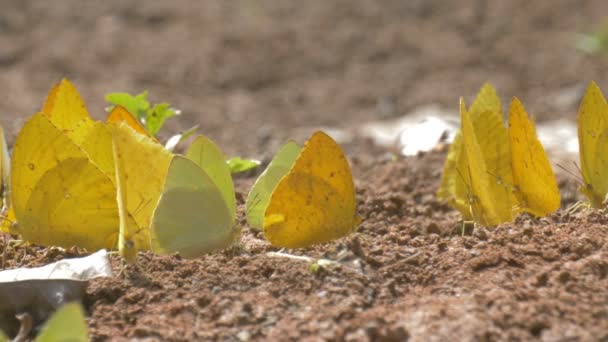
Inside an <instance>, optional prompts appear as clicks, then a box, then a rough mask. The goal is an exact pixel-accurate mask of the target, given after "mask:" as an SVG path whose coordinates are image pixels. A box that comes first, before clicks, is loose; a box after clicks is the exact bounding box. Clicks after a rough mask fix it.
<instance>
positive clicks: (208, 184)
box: [151, 155, 240, 258]
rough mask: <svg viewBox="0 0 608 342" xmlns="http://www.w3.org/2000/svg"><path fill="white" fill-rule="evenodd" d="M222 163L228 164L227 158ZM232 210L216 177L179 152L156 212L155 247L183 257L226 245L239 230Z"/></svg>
mask: <svg viewBox="0 0 608 342" xmlns="http://www.w3.org/2000/svg"><path fill="white" fill-rule="evenodd" d="M221 162H222V163H223V164H224V165H226V164H225V159H224V158H222V160H221ZM231 210H232V209H231V208H230V207H229V204H228V203H227V202H226V199H225V198H224V195H223V194H222V192H221V190H220V188H218V186H217V185H216V183H214V181H213V179H212V178H211V177H210V176H209V175H208V174H207V173H206V172H205V171H204V170H203V169H202V168H201V167H200V166H199V165H197V164H196V163H195V162H194V161H192V160H191V159H189V158H187V157H183V156H179V155H176V156H174V157H173V161H172V162H171V165H170V166H169V172H168V173H167V178H166V180H165V185H164V189H163V194H162V196H161V197H160V199H159V201H158V205H157V207H156V209H155V211H154V216H153V219H152V225H151V236H152V248H153V250H154V251H155V252H156V253H160V254H168V253H174V252H179V253H180V255H181V256H183V257H184V258H196V257H199V256H201V255H203V254H206V253H210V252H213V251H216V250H219V249H223V248H226V247H228V246H230V244H232V243H233V242H234V241H235V239H236V238H237V237H238V234H239V232H240V229H239V228H238V227H236V226H235V225H234V212H231Z"/></svg>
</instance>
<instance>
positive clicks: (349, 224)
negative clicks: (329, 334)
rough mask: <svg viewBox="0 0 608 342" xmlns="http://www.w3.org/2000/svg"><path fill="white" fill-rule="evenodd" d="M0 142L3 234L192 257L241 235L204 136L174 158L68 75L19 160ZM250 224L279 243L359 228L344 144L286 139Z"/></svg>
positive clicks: (28, 134) (225, 176)
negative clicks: (95, 106)
mask: <svg viewBox="0 0 608 342" xmlns="http://www.w3.org/2000/svg"><path fill="white" fill-rule="evenodd" d="M0 134H2V131H1V130H0ZM1 141H2V146H1V148H2V151H1V153H2V160H1V162H2V164H1V167H0V170H1V174H0V175H1V184H0V185H1V190H2V195H3V196H2V217H3V221H2V225H1V226H0V229H1V230H4V231H6V232H10V233H12V234H18V235H20V236H21V237H22V238H23V239H24V240H26V241H29V242H32V243H36V244H40V245H47V246H48V245H53V246H62V247H71V246H78V247H81V248H85V249H87V250H97V249H101V248H107V249H114V248H118V250H119V252H120V254H121V255H122V256H123V257H124V258H125V259H126V260H127V261H129V262H133V261H134V260H135V257H136V255H137V251H140V250H152V251H154V252H156V253H160V254H164V253H174V252H179V253H180V254H181V255H182V256H184V257H188V258H192V257H197V256H200V255H202V254H204V253H208V252H212V251H215V250H219V249H223V248H226V247H228V246H230V245H231V244H232V243H234V242H235V241H237V240H238V237H239V235H240V228H239V227H238V226H237V225H236V222H235V221H236V220H235V217H236V200H235V193H234V187H233V183H232V176H231V173H230V169H229V167H228V165H227V164H226V158H225V156H224V154H223V153H222V152H221V151H220V149H219V148H218V147H217V146H216V145H215V144H214V143H213V142H212V141H211V140H209V139H208V138H206V137H204V136H202V135H201V136H198V137H197V138H196V139H195V140H194V142H193V143H192V144H191V146H189V148H188V150H187V152H186V153H185V155H176V154H173V153H171V152H170V151H168V150H167V149H165V148H164V147H163V145H161V144H160V143H159V142H158V141H156V139H154V138H153V137H151V136H150V135H148V134H147V132H146V130H145V128H144V127H143V126H142V125H141V124H140V123H139V122H138V120H137V119H135V117H134V116H133V115H131V113H129V112H128V111H127V110H125V109H124V108H122V107H120V106H117V107H114V109H113V110H112V111H111V112H110V114H109V115H108V117H107V120H106V121H105V122H100V121H94V120H92V119H91V118H90V116H89V114H88V112H87V109H86V107H85V105H84V102H83V100H82V99H81V97H80V95H79V94H78V92H77V90H76V89H75V87H74V86H73V85H72V84H71V83H70V82H69V81H67V80H63V81H62V82H61V83H59V84H57V85H55V86H54V87H53V88H52V89H51V91H50V92H49V95H48V97H47V100H46V102H45V104H44V106H43V108H42V110H41V111H40V112H39V113H37V114H35V115H33V116H32V117H31V118H30V119H29V120H28V121H27V122H26V123H25V125H24V126H23V128H22V129H21V131H20V133H19V135H18V136H17V138H16V141H15V144H14V147H13V153H12V158H9V154H8V149H7V146H6V142H5V139H4V136H2V139H1ZM9 165H10V166H9ZM247 219H248V221H249V222H250V224H251V226H253V227H255V228H258V229H263V230H264V234H265V236H266V237H267V239H268V240H269V241H270V242H271V244H273V245H275V246H279V247H305V246H309V245H312V244H315V243H321V242H326V241H330V240H332V239H336V238H339V237H342V236H345V235H347V234H348V233H350V232H352V231H354V230H355V229H356V227H357V225H358V223H359V222H360V221H359V218H358V216H357V215H356V201H355V190H354V185H353V179H352V174H351V171H350V166H349V164H348V161H347V160H346V157H345V156H344V153H343V151H342V150H341V148H340V146H339V145H338V144H337V143H336V142H335V141H333V140H332V139H331V138H330V137H329V136H327V135H326V134H324V133H323V132H316V133H314V134H313V136H312V137H311V138H310V139H309V141H308V142H307V143H306V144H305V146H304V147H303V148H300V147H299V146H298V145H297V144H296V143H294V142H289V143H287V145H285V147H284V148H283V149H282V150H281V151H280V152H279V153H278V154H277V156H276V157H275V158H274V159H273V161H272V162H271V163H270V165H269V167H268V168H267V170H266V171H265V172H264V173H263V174H262V175H261V176H260V178H259V179H258V181H257V182H256V184H255V185H254V187H253V189H252V190H251V193H250V195H249V197H248V200H247Z"/></svg>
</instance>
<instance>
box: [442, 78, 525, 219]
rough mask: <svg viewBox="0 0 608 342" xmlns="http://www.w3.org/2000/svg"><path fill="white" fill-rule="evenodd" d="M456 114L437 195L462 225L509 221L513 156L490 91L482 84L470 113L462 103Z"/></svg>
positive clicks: (489, 88)
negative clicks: (455, 129) (457, 118)
mask: <svg viewBox="0 0 608 342" xmlns="http://www.w3.org/2000/svg"><path fill="white" fill-rule="evenodd" d="M460 113H461V120H462V127H461V130H460V131H459V132H458V133H457V135H456V138H455V140H454V143H453V144H452V146H451V147H450V151H449V153H448V157H447V159H446V163H445V166H444V170H443V175H442V179H441V185H440V187H439V190H438V191H437V196H438V197H439V198H440V199H443V200H446V201H447V202H448V203H449V204H450V205H451V206H453V207H454V208H456V209H458V210H459V211H460V212H461V213H462V215H463V217H464V218H465V220H474V221H476V222H477V223H479V224H482V225H485V226H493V225H496V224H498V223H501V222H508V221H511V220H512V219H513V213H512V205H513V201H514V199H513V195H512V194H511V191H510V190H509V186H512V184H513V176H512V172H511V165H510V160H511V154H510V149H509V139H508V134H507V130H506V127H505V126H504V123H503V114H502V109H501V104H500V99H499V98H498V96H497V95H496V91H495V90H494V88H492V86H491V85H489V84H485V85H484V86H483V87H482V88H481V90H480V91H479V94H478V95H477V97H476V98H475V101H474V102H473V104H472V105H471V108H470V110H467V109H466V106H465V104H464V100H463V99H461V102H460ZM465 126H466V130H465Z"/></svg>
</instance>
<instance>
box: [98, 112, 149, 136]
mask: <svg viewBox="0 0 608 342" xmlns="http://www.w3.org/2000/svg"><path fill="white" fill-rule="evenodd" d="M106 122H114V123H120V122H124V123H126V124H127V125H129V126H130V127H131V128H133V129H134V130H135V131H136V132H137V133H139V134H143V135H147V136H150V135H149V134H148V131H146V129H145V128H144V126H142V124H141V123H140V122H139V121H138V120H137V119H136V118H135V117H134V116H133V114H131V113H130V112H129V111H128V110H126V109H125V108H124V107H122V106H114V108H113V109H112V111H111V112H110V114H108V117H107V118H106Z"/></svg>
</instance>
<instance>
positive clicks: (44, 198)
mask: <svg viewBox="0 0 608 342" xmlns="http://www.w3.org/2000/svg"><path fill="white" fill-rule="evenodd" d="M11 175H12V176H11V198H12V203H13V207H14V211H15V217H16V219H17V223H18V224H17V225H16V226H15V231H12V232H13V233H17V234H21V235H22V236H23V237H24V238H25V239H26V240H28V241H30V242H34V243H38V244H42V245H56V246H62V247H71V246H74V245H77V246H80V247H84V248H86V249H89V250H97V249H100V248H113V247H114V246H115V244H116V240H117V231H116V227H117V226H118V216H117V206H116V197H115V191H114V185H113V184H112V182H111V180H110V178H109V177H107V175H105V174H104V173H103V172H102V171H101V170H100V169H99V168H98V167H97V166H96V165H94V164H93V163H91V162H90V160H89V158H88V157H87V155H86V153H85V152H84V151H83V150H82V149H80V148H79V147H78V146H77V145H76V144H75V143H74V142H73V141H72V140H71V139H70V138H69V137H68V136H67V135H66V134H65V133H64V131H62V130H61V129H60V128H58V127H57V126H55V125H54V124H53V123H52V122H51V121H50V119H49V118H48V116H47V115H45V114H44V113H38V114H35V115H34V116H33V117H32V118H30V119H29V120H28V121H27V122H26V123H25V125H24V126H23V128H22V130H21V132H20V133H19V135H18V137H17V139H16V141H15V145H14V148H13V163H12V165H11Z"/></svg>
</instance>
